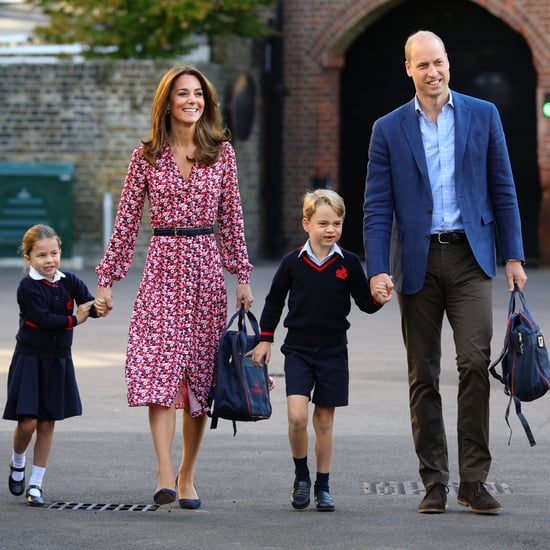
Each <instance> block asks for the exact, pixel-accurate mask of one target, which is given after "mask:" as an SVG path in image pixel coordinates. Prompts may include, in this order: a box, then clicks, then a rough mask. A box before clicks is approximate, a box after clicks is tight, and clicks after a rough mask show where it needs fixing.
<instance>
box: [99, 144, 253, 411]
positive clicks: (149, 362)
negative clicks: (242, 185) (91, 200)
mask: <svg viewBox="0 0 550 550" xmlns="http://www.w3.org/2000/svg"><path fill="white" fill-rule="evenodd" d="M141 149H142V146H139V147H137V148H136V149H135V150H134V153H133V155H132V158H131V160H130V165H129V167H128V172H127V174H126V179H125V182H124V186H123V189H122V195H121V198H120V203H119V206H118V211H117V215H116V220H115V225H114V229H113V234H112V236H111V239H110V241H109V244H108V246H107V250H106V252H105V256H104V258H103V259H102V260H101V262H100V263H99V264H98V266H97V267H96V273H97V275H98V284H99V285H100V286H104V287H105V286H111V285H112V283H113V282H114V281H118V280H120V279H122V278H123V277H125V276H126V274H127V273H128V270H129V268H130V264H131V262H132V258H133V254H134V249H135V244H136V239H137V235H138V231H139V227H140V222H141V216H142V212H143V208H144V202H145V198H146V197H148V200H149V215H150V219H151V225H152V227H153V228H160V227H204V226H210V225H214V224H216V223H217V228H218V231H217V232H218V242H217V241H216V237H215V235H214V234H210V235H197V236H190V237H176V236H169V237H165V236H153V237H152V238H151V242H150V244H149V250H148V253H147V259H146V262H145V267H144V271H143V276H142V279H141V282H140V285H139V290H138V294H137V297H136V301H135V304H134V309H133V313H132V318H131V321H130V328H129V337H128V348H127V354H126V384H127V386H128V405H129V406H131V407H134V406H140V405H149V404H158V405H163V406H166V407H169V406H171V405H172V403H173V402H174V401H175V402H176V403H175V404H176V407H178V408H182V407H184V406H185V407H186V408H187V407H189V408H190V412H191V414H192V415H193V416H201V415H202V414H204V413H206V412H208V403H207V400H208V393H209V391H210V387H211V385H212V381H213V380H212V379H213V374H214V363H215V359H216V353H217V350H218V344H219V340H220V336H221V334H222V332H223V330H224V329H225V326H226V323H227V292H226V287H225V279H224V273H223V268H225V269H226V270H227V271H228V272H229V273H231V274H236V275H237V280H238V283H249V282H250V272H251V271H252V265H251V264H250V263H249V260H248V253H247V248H246V242H245V235H244V222H243V215H242V207H241V200H240V194H239V184H238V179H237V165H236V161H235V152H234V150H233V147H232V146H231V144H230V143H228V142H225V143H224V144H223V146H222V149H221V153H220V157H219V159H218V161H217V162H216V163H215V164H212V165H210V166H205V165H198V164H196V163H195V164H194V165H193V167H192V169H191V173H190V174H189V178H188V179H187V180H185V179H184V178H183V176H182V174H181V172H180V171H179V169H178V166H177V164H176V161H175V159H174V156H173V154H172V150H171V148H170V145H169V143H168V142H166V144H165V145H164V147H163V149H162V151H161V153H160V155H159V158H158V160H157V164H158V169H157V168H155V167H153V166H151V165H150V164H149V163H148V162H147V161H146V160H145V159H144V158H143V157H142V155H141Z"/></svg>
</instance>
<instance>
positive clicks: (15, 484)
mask: <svg viewBox="0 0 550 550" xmlns="http://www.w3.org/2000/svg"><path fill="white" fill-rule="evenodd" d="M13 472H25V468H16V467H15V466H13V464H12V463H11V462H10V477H9V479H8V487H9V488H10V493H11V494H12V495H15V496H16V497H18V496H20V495H22V494H23V492H24V491H25V476H24V475H23V479H22V480H21V481H15V479H13V477H11V474H12V473H13Z"/></svg>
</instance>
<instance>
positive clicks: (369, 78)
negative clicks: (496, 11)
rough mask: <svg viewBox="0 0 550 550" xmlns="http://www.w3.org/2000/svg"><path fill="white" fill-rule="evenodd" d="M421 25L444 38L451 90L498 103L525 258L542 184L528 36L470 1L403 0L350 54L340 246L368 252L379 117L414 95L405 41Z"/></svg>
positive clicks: (533, 244)
mask: <svg viewBox="0 0 550 550" xmlns="http://www.w3.org/2000/svg"><path fill="white" fill-rule="evenodd" d="M419 29H428V30H432V31H434V32H435V33H437V34H438V35H440V36H441V37H442V38H443V40H444V41H445V45H446V47H447V53H448V55H449V61H450V65H451V83H450V86H451V89H453V88H454V89H456V90H457V91H459V92H463V93H466V94H470V95H474V96H477V97H480V98H483V99H487V100H489V101H492V102H493V103H495V104H496V105H497V107H498V109H499V111H500V114H501V117H502V123H503V125H504V130H505V132H506V138H507V142H508V147H509V152H510V159H511V162H512V168H513V171H514V176H515V180H516V188H517V193H518V199H519V203H520V210H521V215H522V224H523V238H524V245H525V254H526V256H527V258H530V259H536V258H537V257H538V212H539V205H540V184H539V173H538V164H537V132H536V101H535V99H536V98H535V90H536V73H535V69H534V67H533V63H532V59H531V52H530V50H529V47H528V46H527V43H526V42H525V40H524V39H523V37H522V36H520V35H519V34H517V33H516V32H514V31H513V30H512V29H511V28H510V27H508V26H507V25H506V24H505V23H503V22H502V21H501V20H500V19H497V18H496V17H494V16H492V15H491V14H490V13H489V12H487V11H485V10H484V9H482V8H481V7H479V6H477V5H476V4H474V3H472V2H469V1H461V0H451V1H447V2H441V1H440V0H414V1H410V2H404V3H403V4H400V5H399V6H398V7H396V8H395V9H394V10H392V11H391V12H388V13H387V14H386V15H385V16H384V17H382V18H380V19H379V20H378V21H377V22H376V23H374V24H373V25H371V26H370V27H368V28H367V29H365V31H364V32H363V34H361V35H360V36H359V37H358V38H357V39H356V40H355V42H354V43H353V44H352V45H351V46H350V48H349V49H348V51H347V52H346V63H345V67H344V69H343V71H342V79H341V83H342V90H341V116H342V119H341V128H342V136H341V156H340V158H341V164H340V166H341V168H340V191H341V193H342V195H343V196H344V198H345V199H346V206H347V210H348V213H347V216H346V224H345V231H344V235H343V238H342V243H343V245H344V246H346V247H347V248H349V249H351V250H353V251H355V252H357V253H361V254H362V253H363V242H362V222H363V211H362V203H363V191H364V180H365V175H366V166H367V153H368V144H369V138H370V132H371V128H372V125H373V123H374V121H375V120H376V119H377V118H378V117H380V116H382V115H384V114H385V113H387V112H389V111H391V110H392V109H394V108H396V107H398V106H399V105H401V104H402V103H404V102H406V101H408V100H409V99H411V98H412V96H413V94H414V88H413V85H412V82H411V81H410V79H409V78H408V77H407V75H406V73H405V67H404V53H403V45H404V43H405V40H406V39H407V37H408V36H409V35H410V34H411V33H412V32H414V31H416V30H419Z"/></svg>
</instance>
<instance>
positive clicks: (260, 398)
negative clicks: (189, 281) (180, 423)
mask: <svg viewBox="0 0 550 550" xmlns="http://www.w3.org/2000/svg"><path fill="white" fill-rule="evenodd" d="M246 317H248V322H249V325H250V328H251V334H249V333H247V328H246ZM237 318H238V323H237V330H235V329H234V328H232V325H233V323H234V322H235V320H236V319H237ZM259 341H260V329H259V327H258V321H257V320H256V317H254V315H253V314H252V312H251V311H248V312H247V313H245V310H244V306H242V307H241V309H240V310H239V311H238V312H237V313H235V314H234V315H233V317H231V319H230V321H229V323H228V324H227V328H226V330H225V331H224V333H223V334H222V337H221V339H220V347H219V351H218V357H217V362H216V380H215V383H214V386H213V387H212V390H211V392H210V397H209V402H210V406H211V410H210V413H209V415H210V417H211V418H212V420H211V423H210V429H215V428H217V426H218V418H225V419H226V420H231V421H232V422H233V435H235V434H236V433H237V424H236V422H254V421H256V420H264V419H268V418H270V416H271V401H270V397H269V374H268V370H267V365H265V364H264V365H262V366H260V367H256V366H255V365H254V364H253V363H252V357H251V351H252V350H253V349H254V347H255V346H256V345H257V344H258V342H259Z"/></svg>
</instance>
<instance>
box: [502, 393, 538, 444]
mask: <svg viewBox="0 0 550 550" xmlns="http://www.w3.org/2000/svg"><path fill="white" fill-rule="evenodd" d="M512 401H514V405H515V408H516V416H517V417H518V419H519V421H520V422H521V425H522V426H523V429H524V430H525V435H526V436H527V439H528V440H529V445H530V446H531V447H534V446H535V445H536V444H537V442H536V441H535V437H534V436H533V432H532V431H531V427H530V426H529V422H527V418H525V416H524V415H523V413H522V412H521V401H520V400H519V399H518V398H517V397H515V396H510V400H509V401H508V406H507V407H506V414H505V415H504V418H505V419H506V424H508V428H510V437H509V438H508V445H510V441H511V439H512V426H510V422H509V421H508V415H509V414H510V405H511V404H512Z"/></svg>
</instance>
